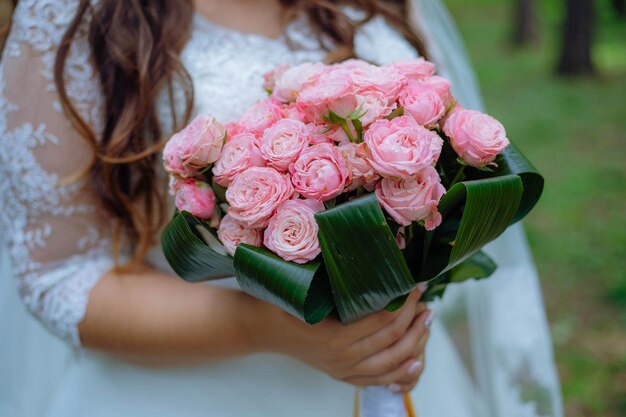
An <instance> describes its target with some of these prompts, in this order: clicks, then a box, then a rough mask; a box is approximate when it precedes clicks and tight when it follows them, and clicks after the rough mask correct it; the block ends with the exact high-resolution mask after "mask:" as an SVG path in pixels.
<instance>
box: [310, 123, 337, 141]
mask: <svg viewBox="0 0 626 417" xmlns="http://www.w3.org/2000/svg"><path fill="white" fill-rule="evenodd" d="M306 128H307V130H308V131H309V144H311V145H317V144H318V143H333V140H332V139H331V138H330V136H329V135H328V132H329V131H328V130H327V128H326V125H325V124H316V123H308V124H307V125H306Z"/></svg>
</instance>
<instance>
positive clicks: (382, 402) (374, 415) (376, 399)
mask: <svg viewBox="0 0 626 417" xmlns="http://www.w3.org/2000/svg"><path fill="white" fill-rule="evenodd" d="M359 403H360V404H359V406H360V409H361V413H360V416H359V417H416V416H415V413H414V412H413V407H412V405H411V399H410V397H408V394H398V393H395V392H392V391H390V390H389V389H388V388H387V387H381V386H375V387H366V388H363V389H362V390H361V395H360V401H359Z"/></svg>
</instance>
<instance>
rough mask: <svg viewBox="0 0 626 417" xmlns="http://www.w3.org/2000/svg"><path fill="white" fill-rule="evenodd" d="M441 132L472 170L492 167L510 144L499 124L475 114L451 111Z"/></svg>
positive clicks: (482, 115)
mask: <svg viewBox="0 0 626 417" xmlns="http://www.w3.org/2000/svg"><path fill="white" fill-rule="evenodd" d="M443 131H444V133H445V134H446V136H448V138H450V144H451V145H452V148H453V149H454V151H455V152H456V153H457V154H458V155H459V156H460V157H461V159H462V160H463V161H464V162H465V163H466V164H468V165H470V166H473V167H476V168H482V167H485V166H486V165H489V164H490V163H492V162H493V161H494V160H495V159H496V156H498V154H499V153H501V152H502V151H503V150H504V148H506V147H507V146H508V145H509V143H510V142H509V139H508V138H507V137H506V131H505V130H504V126H502V124H501V123H500V122H499V121H497V120H496V119H494V118H493V117H491V116H489V115H486V114H484V113H481V112H479V111H475V110H465V109H459V110H454V111H453V112H452V113H451V114H450V116H449V117H448V118H447V120H446V123H445V124H444V126H443Z"/></svg>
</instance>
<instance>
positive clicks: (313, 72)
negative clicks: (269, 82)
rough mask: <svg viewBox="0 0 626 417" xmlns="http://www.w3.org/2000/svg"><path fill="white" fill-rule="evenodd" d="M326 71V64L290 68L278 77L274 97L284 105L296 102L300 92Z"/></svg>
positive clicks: (301, 65)
mask: <svg viewBox="0 0 626 417" xmlns="http://www.w3.org/2000/svg"><path fill="white" fill-rule="evenodd" d="M324 69H325V66H324V64H321V63H314V64H312V63H309V62H306V63H304V64H300V65H298V66H295V67H293V68H289V69H287V70H286V71H283V72H282V73H280V74H279V75H278V76H277V77H276V83H275V87H274V89H273V90H274V91H273V93H272V95H273V96H274V97H275V98H276V99H278V100H280V101H282V102H284V103H291V102H294V101H295V100H296V97H298V94H299V93H300V91H302V90H303V88H304V87H305V86H307V85H308V84H311V83H312V82H313V81H314V80H315V79H316V78H317V77H318V76H319V75H320V74H321V73H322V72H323V71H324Z"/></svg>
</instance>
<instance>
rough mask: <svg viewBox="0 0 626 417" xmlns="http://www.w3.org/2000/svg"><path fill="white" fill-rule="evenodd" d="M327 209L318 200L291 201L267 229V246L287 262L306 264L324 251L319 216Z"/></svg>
mask: <svg viewBox="0 0 626 417" xmlns="http://www.w3.org/2000/svg"><path fill="white" fill-rule="evenodd" d="M322 210H324V204H323V203H321V202H319V201H316V200H288V201H285V202H284V203H282V204H281V205H280V207H278V209H277V210H276V214H274V216H272V218H271V219H270V222H269V225H268V226H267V229H266V230H265V235H264V239H263V243H264V244H265V246H266V247H267V248H268V249H269V250H271V251H272V252H274V253H275V254H277V255H278V256H280V257H281V258H283V259H284V260H286V261H291V262H296V263H299V264H303V263H306V262H309V261H312V260H313V259H315V258H316V257H317V255H319V254H320V252H321V251H322V250H321V248H320V244H319V241H318V239H317V232H318V226H317V223H316V222H315V217H314V215H315V213H317V212H318V211H322Z"/></svg>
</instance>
